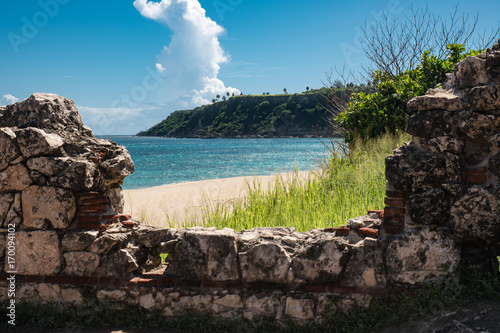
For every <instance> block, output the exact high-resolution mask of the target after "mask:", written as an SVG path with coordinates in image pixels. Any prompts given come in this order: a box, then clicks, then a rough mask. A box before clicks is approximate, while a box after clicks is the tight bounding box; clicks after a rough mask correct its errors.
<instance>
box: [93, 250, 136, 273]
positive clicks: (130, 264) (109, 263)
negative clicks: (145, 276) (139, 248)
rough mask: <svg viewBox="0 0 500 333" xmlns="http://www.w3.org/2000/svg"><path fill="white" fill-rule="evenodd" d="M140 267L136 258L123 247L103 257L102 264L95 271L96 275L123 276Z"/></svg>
mask: <svg viewBox="0 0 500 333" xmlns="http://www.w3.org/2000/svg"><path fill="white" fill-rule="evenodd" d="M138 268H139V265H138V264H137V261H136V258H134V256H133V255H131V254H130V252H128V251H127V250H125V249H121V250H119V251H118V252H115V253H112V254H108V255H106V256H104V257H102V258H101V264H100V266H99V267H98V268H97V270H96V271H95V275H96V276H98V277H115V278H121V277H126V276H129V275H130V273H132V272H133V271H135V270H137V269H138Z"/></svg>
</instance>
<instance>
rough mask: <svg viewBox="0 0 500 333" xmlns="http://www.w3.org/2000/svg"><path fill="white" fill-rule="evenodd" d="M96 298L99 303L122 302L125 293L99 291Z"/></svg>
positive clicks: (125, 296) (119, 291)
mask: <svg viewBox="0 0 500 333" xmlns="http://www.w3.org/2000/svg"><path fill="white" fill-rule="evenodd" d="M96 296H97V299H99V300H100V301H114V302H124V301H125V299H126V298H127V293H126V292H125V291H123V290H111V291H109V290H99V291H98V292H97V295H96Z"/></svg>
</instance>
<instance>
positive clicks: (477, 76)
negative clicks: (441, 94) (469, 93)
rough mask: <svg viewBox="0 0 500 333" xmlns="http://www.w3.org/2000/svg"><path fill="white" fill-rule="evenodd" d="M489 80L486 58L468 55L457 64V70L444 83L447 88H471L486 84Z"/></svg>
mask: <svg viewBox="0 0 500 333" xmlns="http://www.w3.org/2000/svg"><path fill="white" fill-rule="evenodd" d="M488 81H489V77H488V72H487V71H486V59H480V58H478V57H471V56H467V57H466V58H465V59H463V60H462V61H460V62H459V63H457V64H455V70H454V71H453V73H451V75H450V76H449V78H448V80H446V83H445V84H444V88H445V89H453V88H460V89H463V88H470V87H474V86H480V85H484V84H485V83H487V82H488Z"/></svg>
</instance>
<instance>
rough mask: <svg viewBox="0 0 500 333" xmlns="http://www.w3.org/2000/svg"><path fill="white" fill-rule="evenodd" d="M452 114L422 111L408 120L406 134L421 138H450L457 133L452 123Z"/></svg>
mask: <svg viewBox="0 0 500 333" xmlns="http://www.w3.org/2000/svg"><path fill="white" fill-rule="evenodd" d="M452 115H453V113H452V112H446V111H439V110H438V111H436V110H434V111H422V112H420V113H419V114H417V115H415V116H412V117H410V118H409V119H408V125H407V127H406V132H408V133H409V134H411V135H413V136H416V137H421V138H434V137H441V136H449V135H452V134H454V132H455V124H454V123H453V122H452V121H451V116H452Z"/></svg>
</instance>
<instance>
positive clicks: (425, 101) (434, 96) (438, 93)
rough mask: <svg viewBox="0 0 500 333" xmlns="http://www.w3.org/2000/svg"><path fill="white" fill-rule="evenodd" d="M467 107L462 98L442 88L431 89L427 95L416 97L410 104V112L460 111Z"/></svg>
mask: <svg viewBox="0 0 500 333" xmlns="http://www.w3.org/2000/svg"><path fill="white" fill-rule="evenodd" d="M465 106H466V105H465V104H464V102H463V101H462V100H461V98H460V96H458V95H455V94H454V93H453V92H452V91H446V90H443V89H440V88H438V89H429V91H427V94H426V95H424V96H418V97H415V98H413V99H411V100H410V101H409V102H408V110H410V111H428V110H444V111H460V110H463V109H464V108H465Z"/></svg>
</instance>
